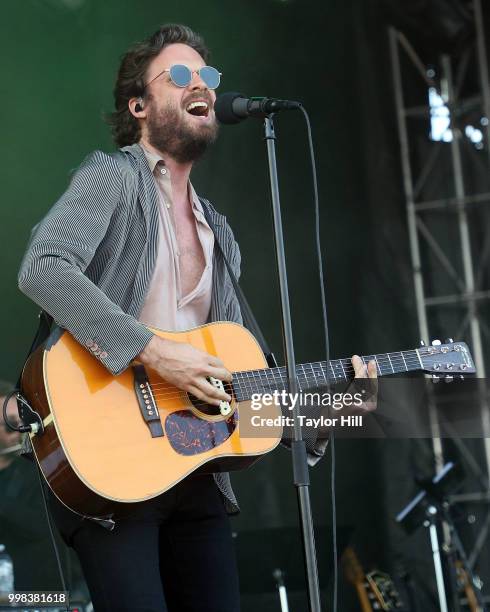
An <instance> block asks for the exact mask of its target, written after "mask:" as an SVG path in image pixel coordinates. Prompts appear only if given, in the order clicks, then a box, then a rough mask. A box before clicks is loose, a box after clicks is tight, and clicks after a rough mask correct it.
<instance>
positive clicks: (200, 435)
mask: <svg viewBox="0 0 490 612" xmlns="http://www.w3.org/2000/svg"><path fill="white" fill-rule="evenodd" d="M237 425H238V412H237V411H235V412H234V413H233V414H232V415H231V416H230V417H229V418H227V419H226V420H223V421H207V420H204V419H200V418H198V417H196V416H195V415H194V414H193V413H192V412H189V410H178V411H176V412H172V414H170V415H169V416H168V417H167V418H166V419H165V433H166V435H167V439H168V441H169V442H170V445H171V447H172V448H173V449H174V451H175V452H176V453H179V454H180V455H198V454H199V453H205V452H206V451H209V450H212V449H213V448H216V447H218V446H220V445H221V444H223V442H226V440H228V438H229V437H230V436H231V435H232V433H233V432H234V431H235V429H236V427H237Z"/></svg>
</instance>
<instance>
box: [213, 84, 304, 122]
mask: <svg viewBox="0 0 490 612" xmlns="http://www.w3.org/2000/svg"><path fill="white" fill-rule="evenodd" d="M299 108H301V103H300V102H293V101H292V100H277V99H276V98H246V97H245V96H244V95H243V94H241V93H238V92H236V91H228V92H226V93H224V94H221V95H220V96H218V98H217V99H216V102H215V103H214V112H215V113H216V118H217V119H218V121H219V122H220V123H224V124H233V123H240V121H243V120H244V119H246V118H247V117H258V118H259V119H262V118H264V117H266V116H267V115H270V114H272V113H277V112H278V111H281V110H297V109H299Z"/></svg>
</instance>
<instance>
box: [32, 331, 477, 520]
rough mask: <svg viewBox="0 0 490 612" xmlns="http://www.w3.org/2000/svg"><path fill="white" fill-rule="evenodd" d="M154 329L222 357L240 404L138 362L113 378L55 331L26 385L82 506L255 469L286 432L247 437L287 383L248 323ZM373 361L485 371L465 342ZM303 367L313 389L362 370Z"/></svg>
mask: <svg viewBox="0 0 490 612" xmlns="http://www.w3.org/2000/svg"><path fill="white" fill-rule="evenodd" d="M152 331H153V332H154V333H155V334H157V335H159V336H161V337H162V338H167V339H170V340H173V341H176V342H187V343H189V344H191V345H193V346H195V347H197V348H199V349H201V350H204V351H206V352H208V353H210V354H212V355H216V356H219V357H220V359H221V360H222V361H223V363H224V364H225V366H226V367H227V368H228V370H229V371H231V372H232V373H233V381H232V383H230V384H225V385H224V388H225V389H226V391H227V392H228V393H229V394H230V395H231V396H232V398H233V399H232V401H231V402H230V403H226V402H223V403H222V404H221V405H220V406H219V407H216V406H210V405H207V404H204V403H203V402H201V401H199V400H197V399H196V398H194V397H190V396H189V395H188V394H187V393H185V392H183V391H181V390H179V389H177V388H176V387H174V386H172V385H171V384H169V383H167V382H166V381H165V380H163V379H161V378H160V377H159V376H158V375H157V374H156V372H154V371H152V370H148V369H145V367H144V366H143V365H141V364H137V363H135V364H134V365H133V366H131V367H128V368H127V369H126V370H125V371H124V372H123V373H121V374H119V375H118V376H113V375H112V374H110V373H109V372H108V370H107V369H106V368H105V367H104V366H103V365H102V364H101V362H100V361H98V360H97V359H96V358H95V357H94V356H92V355H91V354H90V352H89V351H88V350H87V349H85V348H84V347H82V346H81V345H80V344H79V343H78V342H77V341H76V340H75V339H74V338H73V336H71V334H69V333H68V332H66V331H64V330H59V333H57V334H55V335H54V336H53V334H52V336H51V337H50V338H49V339H48V341H47V342H46V343H45V344H44V345H41V346H40V347H39V348H38V349H37V350H36V351H34V352H33V353H32V355H31V356H30V357H29V359H28V360H27V362H26V364H25V366H24V370H23V374H22V383H21V393H22V395H23V396H24V398H26V400H27V401H28V402H29V404H30V406H31V408H32V409H33V410H34V411H35V412H37V413H38V415H39V423H40V425H41V427H40V430H39V431H38V432H37V433H36V434H33V433H31V434H29V435H30V436H31V442H32V446H33V450H34V455H35V458H36V460H37V461H38V463H39V466H40V468H41V471H42V473H43V475H44V477H45V479H46V481H47V483H48V485H49V486H50V488H51V490H52V491H53V493H54V494H55V495H56V496H57V497H58V498H59V499H60V500H61V502H62V503H63V504H65V505H66V506H67V507H68V508H70V509H71V510H73V511H75V512H78V513H80V514H82V515H86V516H94V517H100V516H110V515H113V516H117V511H118V509H120V508H121V504H128V503H132V502H139V501H143V500H147V499H150V498H153V497H156V496H157V495H160V494H161V493H163V492H164V491H167V490H168V489H170V488H171V487H172V486H173V485H175V484H177V483H178V482H179V481H181V480H182V479H183V478H184V477H185V476H187V475H189V474H191V473H194V472H195V473H212V472H219V471H228V470H237V469H241V468H245V467H248V466H249V465H251V464H252V463H253V462H254V461H256V460H257V459H258V458H260V457H261V456H262V455H264V454H265V453H268V452H269V451H271V450H272V449H273V448H275V447H276V446H277V444H278V443H279V441H280V439H281V435H282V427H281V426H278V427H275V428H267V429H266V430H265V431H264V430H261V431H257V432H256V433H255V434H254V435H251V434H250V427H249V428H248V432H249V433H247V434H244V430H245V427H244V423H245V420H248V416H249V415H250V414H252V412H251V399H252V398H253V396H254V394H264V393H272V392H273V391H275V390H279V391H281V390H284V389H286V387H287V378H286V369H285V368H284V367H277V368H268V367H267V363H266V361H265V358H264V355H263V353H262V351H261V349H260V346H259V344H258V343H257V341H256V340H255V338H254V337H253V335H252V334H251V333H250V332H249V331H248V330H246V329H245V328H244V327H242V326H241V325H238V324H236V323H228V322H226V323H225V322H223V323H211V324H208V325H204V326H201V327H197V328H194V329H191V330H188V331H184V332H168V331H162V330H158V329H153V330H152ZM363 359H364V361H365V363H367V362H368V361H369V360H371V359H373V360H374V361H375V362H376V364H377V368H378V374H379V375H380V376H385V375H390V374H397V373H402V372H410V371H416V370H423V371H425V372H429V373H433V374H437V375H438V376H444V375H447V376H454V375H458V376H459V375H463V374H466V373H473V372H474V371H475V368H474V365H473V361H472V358H471V355H470V353H469V350H468V347H467V346H466V345H465V344H464V343H461V342H457V343H454V342H451V343H448V344H440V343H439V344H438V345H434V346H428V347H421V348H418V349H414V350H409V351H400V352H396V353H385V354H380V355H366V356H365V357H363ZM297 376H298V381H299V385H300V389H301V391H302V392H304V391H306V390H308V389H318V388H319V387H322V385H323V386H324V385H325V384H326V382H327V380H328V381H329V383H337V382H346V381H349V380H351V379H352V378H353V377H354V370H353V368H352V364H351V361H350V359H338V360H331V361H330V362H329V363H328V364H327V363H326V362H325V361H322V362H316V363H307V364H301V365H298V366H297ZM212 382H213V383H214V384H216V385H218V386H222V383H221V382H220V381H216V380H212ZM253 414H256V413H253ZM260 414H261V415H262V414H267V416H269V417H271V418H275V417H277V416H280V415H281V414H282V413H281V407H280V406H277V405H275V404H274V405H272V406H269V407H267V408H264V409H263V410H261V411H260ZM240 415H242V416H241V417H240ZM240 418H241V422H242V427H240Z"/></svg>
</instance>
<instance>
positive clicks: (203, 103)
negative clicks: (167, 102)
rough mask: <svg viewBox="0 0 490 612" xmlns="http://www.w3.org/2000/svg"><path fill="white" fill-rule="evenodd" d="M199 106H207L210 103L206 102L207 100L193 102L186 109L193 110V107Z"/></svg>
mask: <svg viewBox="0 0 490 612" xmlns="http://www.w3.org/2000/svg"><path fill="white" fill-rule="evenodd" d="M199 107H201V108H202V107H203V108H207V107H208V105H207V104H206V102H191V103H190V104H189V106H188V107H187V108H186V110H187V111H191V110H192V109H193V108H199Z"/></svg>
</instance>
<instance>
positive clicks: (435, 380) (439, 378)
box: [432, 374, 441, 384]
mask: <svg viewBox="0 0 490 612" xmlns="http://www.w3.org/2000/svg"><path fill="white" fill-rule="evenodd" d="M440 380H441V377H440V376H437V374H432V382H433V383H434V384H435V383H438V382H439V381H440Z"/></svg>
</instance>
